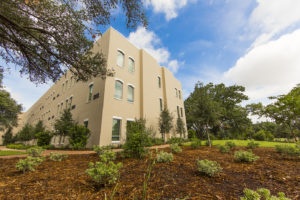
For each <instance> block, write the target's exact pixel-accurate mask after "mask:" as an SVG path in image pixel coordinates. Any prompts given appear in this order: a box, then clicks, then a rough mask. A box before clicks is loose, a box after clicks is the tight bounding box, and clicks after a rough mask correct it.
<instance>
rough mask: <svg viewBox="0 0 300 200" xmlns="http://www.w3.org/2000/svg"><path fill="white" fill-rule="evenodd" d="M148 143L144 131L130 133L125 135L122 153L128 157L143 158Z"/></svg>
mask: <svg viewBox="0 0 300 200" xmlns="http://www.w3.org/2000/svg"><path fill="white" fill-rule="evenodd" d="M148 143H149V137H148V135H147V134H145V132H140V133H130V134H128V135H127V139H126V142H125V144H124V147H123V149H124V153H125V154H126V155H127V156H128V157H134V158H143V157H144V156H145V155H146V154H147V152H148V149H147V148H146V146H147V144H148Z"/></svg>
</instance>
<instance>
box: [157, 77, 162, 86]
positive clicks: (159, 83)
mask: <svg viewBox="0 0 300 200" xmlns="http://www.w3.org/2000/svg"><path fill="white" fill-rule="evenodd" d="M157 78H158V88H161V81H160V77H157Z"/></svg>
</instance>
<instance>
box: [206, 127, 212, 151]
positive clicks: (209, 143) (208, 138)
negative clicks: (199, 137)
mask: <svg viewBox="0 0 300 200" xmlns="http://www.w3.org/2000/svg"><path fill="white" fill-rule="evenodd" d="M206 134H207V140H208V145H209V147H211V142H210V137H209V132H208V125H207V124H206Z"/></svg>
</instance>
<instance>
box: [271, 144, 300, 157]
mask: <svg viewBox="0 0 300 200" xmlns="http://www.w3.org/2000/svg"><path fill="white" fill-rule="evenodd" d="M275 149H276V151H277V152H278V153H280V154H281V155H285V156H287V155H288V156H299V158H300V149H299V148H297V147H292V146H290V145H286V144H282V145H276V146H275Z"/></svg>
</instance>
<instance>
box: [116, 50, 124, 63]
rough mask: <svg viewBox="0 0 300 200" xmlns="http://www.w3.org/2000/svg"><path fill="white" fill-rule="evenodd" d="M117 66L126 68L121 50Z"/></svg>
mask: <svg viewBox="0 0 300 200" xmlns="http://www.w3.org/2000/svg"><path fill="white" fill-rule="evenodd" d="M117 65H118V66H119V67H123V66H124V53H123V52H122V51H120V50H118V54H117Z"/></svg>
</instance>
